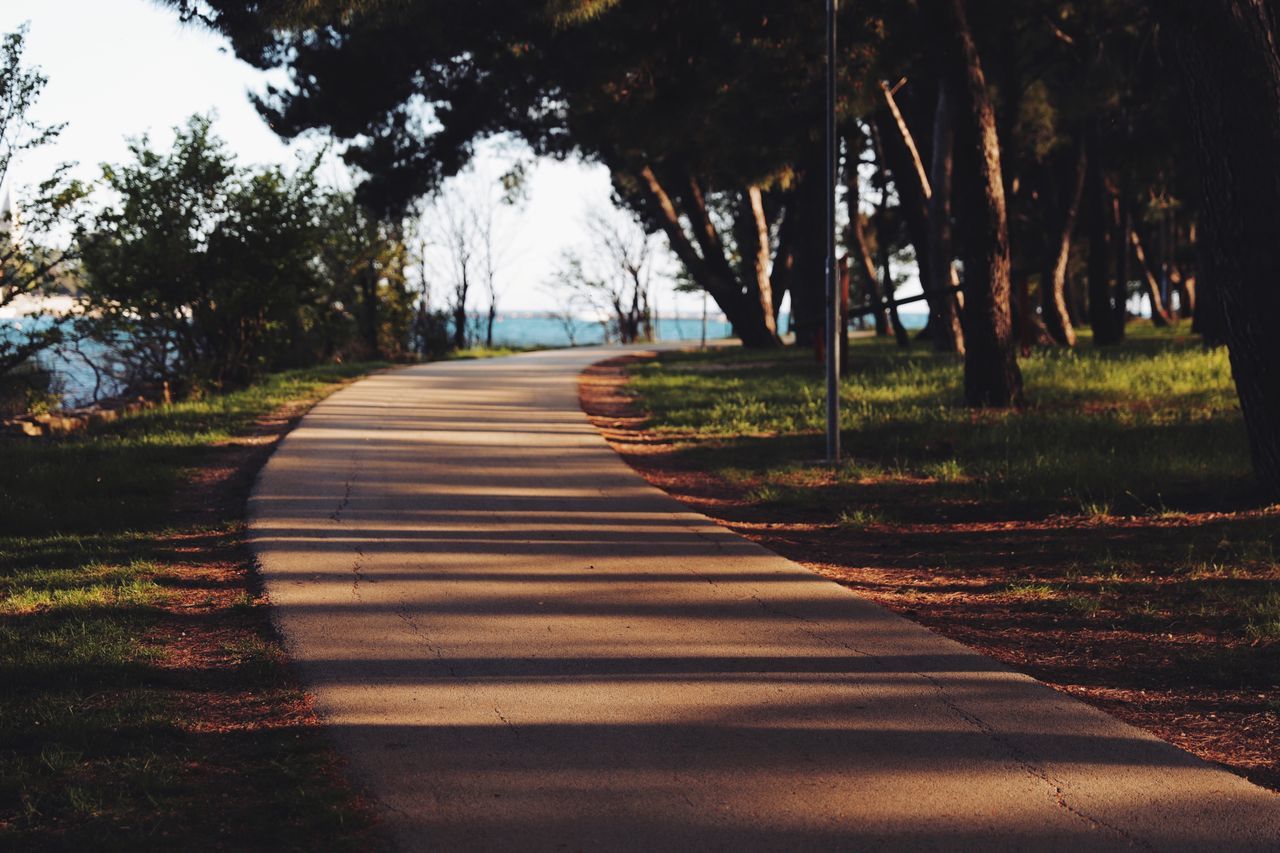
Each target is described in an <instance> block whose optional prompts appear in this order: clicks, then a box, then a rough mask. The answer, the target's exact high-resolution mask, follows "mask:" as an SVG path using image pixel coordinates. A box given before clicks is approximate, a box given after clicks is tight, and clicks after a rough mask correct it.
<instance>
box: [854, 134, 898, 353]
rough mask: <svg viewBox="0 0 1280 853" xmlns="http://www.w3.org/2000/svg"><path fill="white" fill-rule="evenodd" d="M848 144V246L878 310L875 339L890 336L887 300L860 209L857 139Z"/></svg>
mask: <svg viewBox="0 0 1280 853" xmlns="http://www.w3.org/2000/svg"><path fill="white" fill-rule="evenodd" d="M859 139H861V137H859ZM847 142H848V148H849V162H850V164H851V165H850V168H848V169H846V170H845V181H846V187H847V189H848V192H847V194H846V195H845V204H846V205H847V206H848V208H849V238H850V239H849V243H850V246H851V247H852V249H853V250H854V251H856V252H857V256H858V257H857V261H859V262H860V263H859V264H858V266H859V269H860V270H861V272H862V286H863V294H862V295H863V299H864V300H865V301H866V302H867V303H869V304H871V305H875V306H877V307H876V309H875V311H874V312H872V318H873V322H874V323H875V328H876V336H877V337H884V336H886V335H888V334H889V312H888V311H886V310H885V309H884V307H883V303H884V299H883V297H882V296H881V295H880V285H879V283H878V281H877V279H878V276H877V273H876V262H875V260H874V259H873V258H872V257H871V247H870V246H868V245H867V233H866V227H865V225H864V224H863V222H862V211H861V210H860V209H859V208H860V199H861V198H862V181H861V179H860V178H859V176H858V169H857V163H858V161H859V158H858V156H857V154H856V153H855V152H854V144H853V143H854V137H852V136H850V137H849V138H848V140H847Z"/></svg>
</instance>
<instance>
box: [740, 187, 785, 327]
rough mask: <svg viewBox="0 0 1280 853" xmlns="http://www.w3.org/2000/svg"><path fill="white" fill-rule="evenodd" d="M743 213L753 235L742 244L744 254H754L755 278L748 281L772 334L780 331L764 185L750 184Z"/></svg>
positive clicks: (748, 232) (747, 232) (749, 233)
mask: <svg viewBox="0 0 1280 853" xmlns="http://www.w3.org/2000/svg"><path fill="white" fill-rule="evenodd" d="M745 195H746V199H745V202H744V205H743V211H742V214H741V215H742V216H743V217H746V218H747V221H748V226H747V227H746V228H744V229H743V233H745V234H746V235H748V236H749V237H750V242H749V243H748V245H746V246H743V247H742V252H743V254H744V255H745V254H749V255H750V257H751V272H752V274H753V275H752V279H751V280H750V282H749V283H748V284H749V286H748V288H747V289H748V292H749V294H750V295H752V296H754V297H755V298H756V299H757V300H759V302H760V313H761V314H763V315H764V326H765V328H766V329H768V330H769V332H770V333H771V334H774V335H776V334H777V333H778V321H777V318H776V317H775V315H774V309H773V284H772V282H771V281H770V280H769V266H770V257H769V220H768V219H766V218H765V214H764V196H763V195H762V194H761V193H760V187H758V186H755V185H752V186H750V187H747V191H746V193H745Z"/></svg>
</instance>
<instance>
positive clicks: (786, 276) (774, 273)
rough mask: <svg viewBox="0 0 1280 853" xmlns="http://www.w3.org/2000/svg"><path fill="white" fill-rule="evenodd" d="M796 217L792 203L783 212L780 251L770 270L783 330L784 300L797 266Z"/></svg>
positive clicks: (778, 321)
mask: <svg viewBox="0 0 1280 853" xmlns="http://www.w3.org/2000/svg"><path fill="white" fill-rule="evenodd" d="M795 232H796V229H795V218H794V217H793V216H792V215H791V203H790V202H788V203H787V206H786V207H785V208H784V209H783V212H782V225H781V226H779V228H778V251H777V254H775V255H774V257H773V266H772V267H771V268H770V270H769V285H770V288H771V290H772V296H773V317H774V323H775V325H776V326H777V327H778V333H779V334H781V332H782V328H781V326H782V300H783V298H785V297H786V295H787V291H788V290H790V289H791V270H792V267H794V266H795V252H793V251H792V246H794V245H795Z"/></svg>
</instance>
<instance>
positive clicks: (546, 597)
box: [251, 349, 1280, 851]
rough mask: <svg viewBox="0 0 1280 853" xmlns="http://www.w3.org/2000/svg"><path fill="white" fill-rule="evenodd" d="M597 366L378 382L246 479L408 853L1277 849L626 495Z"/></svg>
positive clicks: (772, 567) (1103, 734) (1020, 704)
mask: <svg viewBox="0 0 1280 853" xmlns="http://www.w3.org/2000/svg"><path fill="white" fill-rule="evenodd" d="M611 352H613V351H609V350H602V349H594V350H570V351H554V352H541V353H534V354H528V355H521V356H516V357H512V358H504V359H495V360H489V361H474V362H448V363H437V364H429V365H422V366H417V367H412V368H408V369H403V370H396V371H392V372H387V373H382V374H378V375H376V376H373V377H371V378H368V379H365V380H363V381H361V382H359V383H357V384H355V385H353V386H351V387H350V388H347V389H345V390H343V391H341V392H339V393H337V394H335V395H333V396H332V397H330V398H329V399H327V400H326V401H324V402H323V403H321V404H320V405H319V406H317V407H316V408H315V409H314V410H313V411H312V412H311V414H309V415H308V416H307V417H306V418H305V419H304V420H303V421H302V423H301V424H300V425H299V426H298V427H297V428H296V429H295V430H294V431H293V432H292V433H291V434H290V435H289V436H288V438H287V439H286V440H285V441H284V443H283V444H282V445H281V447H280V448H279V450H277V452H276V453H275V455H274V456H273V457H272V459H271V461H270V463H269V464H268V465H267V467H266V468H265V470H264V471H263V473H262V475H261V477H260V479H259V481H258V484H257V487H256V490H255V493H254V495H253V498H252V508H251V509H252V521H251V527H252V538H253V542H254V546H255V548H256V550H257V554H258V556H259V559H260V560H261V565H262V570H263V574H264V576H265V578H266V582H267V587H268V591H269V594H270V596H271V599H272V601H273V603H274V606H275V608H276V613H277V614H278V618H279V621H280V625H281V627H282V629H283V631H284V634H285V636H286V639H287V641H288V643H289V646H290V649H291V652H292V654H293V656H294V658H295V659H296V660H297V662H298V664H299V666H300V667H301V670H302V674H303V677H304V679H305V680H306V681H307V683H308V684H309V686H310V688H311V689H312V690H313V691H314V693H315V695H316V697H317V700H318V705H319V708H320V711H321V714H322V715H323V717H324V719H325V720H326V721H327V722H328V724H329V726H330V727H331V730H332V732H333V735H334V737H335V738H336V740H337V743H338V745H339V747H340V749H341V750H342V752H343V753H344V754H345V756H346V757H347V759H348V761H349V763H350V767H351V771H352V773H353V774H354V776H355V777H356V780H357V782H358V783H359V784H360V785H361V786H362V787H363V788H364V790H366V791H367V792H368V793H369V795H370V797H371V798H372V800H373V801H374V802H375V803H376V804H377V807H378V808H379V810H380V812H381V813H382V815H383V816H384V819H385V822H386V825H387V827H388V829H389V832H390V834H391V836H392V837H393V838H394V839H395V841H396V842H397V844H398V845H399V846H400V847H401V848H402V849H405V850H520V851H525V850H726V851H753V850H804V849H811V850H838V849H844V850H939V851H942V850H948V851H949V850H1035V851H1049V850H1063V851H1068V850H1070V851H1075V850H1081V849H1086V848H1087V849H1089V850H1090V851H1104V850H1131V849H1138V850H1204V851H1218V850H1257V851H1262V850H1272V851H1274V850H1278V849H1280V797H1277V796H1276V795H1274V794H1272V793H1270V792H1267V791H1264V790H1262V789H1260V788H1257V787H1255V786H1253V785H1250V784H1248V783H1247V782H1245V781H1243V780H1241V779H1239V778H1238V777H1236V776H1233V775H1231V774H1229V773H1226V772H1224V771H1222V770H1220V769H1217V768H1215V767H1213V766H1210V765H1208V764H1205V763H1203V762H1201V761H1199V760H1197V759H1195V758H1193V757H1191V756H1189V755H1187V754H1186V753H1183V752H1180V751H1179V750H1177V749H1175V748H1173V747H1171V746H1169V745H1167V744H1165V743H1163V742H1160V741H1158V740H1156V739H1154V738H1153V737H1151V736H1149V735H1147V734H1144V733H1142V732H1140V731H1138V730H1136V729H1133V728H1130V727H1128V726H1125V725H1123V724H1121V723H1120V722H1118V721H1116V720H1114V719H1112V718H1111V717H1108V716H1106V715H1104V714H1102V713H1101V712H1099V711H1096V710H1093V709H1091V708H1089V707H1087V706H1085V705H1083V704H1080V703H1078V702H1076V701H1074V700H1072V699H1070V698H1068V697H1066V696H1063V695H1061V694H1059V693H1056V692H1054V691H1052V690H1050V689H1048V688H1046V687H1044V686H1042V685H1040V684H1039V683H1037V682H1035V681H1033V680H1031V679H1030V678H1027V677H1025V676H1021V675H1017V674H1014V673H1012V672H1010V671H1008V670H1007V669H1005V668H1003V667H1002V666H1000V665H999V664H996V663H994V662H992V661H991V660H988V659H987V658H984V657H981V656H979V655H977V654H975V653H973V652H971V651H969V650H968V649H966V648H964V647H963V646H960V645H958V644H956V643H953V642H951V641H949V640H946V639H943V638H941V637H939V636H937V635H935V634H933V633H930V632H929V631H927V630H925V629H924V628H921V627H919V626H917V625H915V624H913V623H911V622H908V621H906V620H904V619H902V618H900V617H897V616H894V615H891V614H889V613H888V612H886V611H884V610H881V609H879V608H878V607H876V606H874V605H872V604H870V603H867V602H866V601H864V600H862V599H860V598H858V597H856V596H854V595H853V594H852V593H850V592H848V591H846V590H845V589H843V588H841V587H839V586H837V585H836V584H834V583H830V582H828V581H825V580H821V579H819V578H818V577H816V576H814V575H813V574H811V573H809V572H808V571H806V570H804V569H803V568H801V567H799V566H797V565H796V564H794V563H791V562H788V561H787V560H784V559H783V558H781V557H779V556H777V555H775V554H773V553H771V552H769V551H766V550H764V549H763V548H761V547H759V546H757V545H755V544H752V543H750V542H748V541H746V540H744V539H742V538H740V537H738V536H736V535H735V534H733V533H731V532H729V531H727V530H725V529H723V528H721V527H718V526H717V525H716V524H714V523H712V522H711V521H709V520H708V519H706V518H705V517H703V516H700V515H697V514H695V513H691V512H688V511H687V510H685V509H684V508H683V507H682V506H681V505H680V504H678V503H676V502H675V501H674V500H672V499H671V498H669V497H667V496H666V495H665V494H663V493H662V492H660V491H658V490H657V489H655V488H653V487H651V486H649V485H647V484H646V483H645V482H644V481H643V480H642V479H641V478H640V477H639V476H638V475H636V474H635V473H633V472H632V471H631V469H630V468H628V467H627V466H626V465H625V464H624V463H623V462H622V461H621V460H620V459H619V458H618V457H617V456H616V455H615V454H614V453H613V451H612V450H610V448H609V447H608V445H607V444H605V442H604V441H603V440H602V439H601V438H600V437H599V436H598V435H597V434H596V432H595V431H594V430H593V428H592V427H591V425H590V424H589V423H588V421H587V419H586V417H585V416H584V415H583V414H582V412H581V411H580V410H579V408H578V401H577V384H576V378H577V374H578V372H579V371H580V370H581V369H582V368H583V367H584V366H586V365H587V364H589V363H590V362H592V361H595V360H598V359H600V358H603V357H605V356H606V355H607V354H610V353H611Z"/></svg>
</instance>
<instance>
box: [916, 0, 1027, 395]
mask: <svg viewBox="0 0 1280 853" xmlns="http://www.w3.org/2000/svg"><path fill="white" fill-rule="evenodd" d="M930 6H931V7H932V10H933V12H934V15H933V17H934V19H935V21H936V24H937V33H938V37H939V38H940V41H941V48H942V50H941V51H940V53H941V54H942V57H943V61H944V67H945V68H946V69H947V72H946V75H945V76H947V77H948V85H950V86H951V91H952V93H954V95H955V97H956V131H957V137H958V138H959V140H961V144H958V145H957V146H956V153H957V156H958V157H959V158H960V163H959V169H958V172H959V174H961V175H963V176H964V177H965V178H966V179H967V180H969V181H972V183H973V185H972V186H971V187H970V193H969V194H968V196H969V198H971V199H972V203H973V209H972V211H971V212H970V216H969V217H967V220H966V227H965V236H966V239H965V241H964V244H965V265H964V268H965V276H964V278H965V280H964V338H965V359H964V391H965V400H966V402H968V404H969V405H971V406H1010V405H1016V404H1020V403H1021V401H1022V372H1021V371H1020V370H1019V369H1018V354H1017V351H1016V345H1015V342H1014V339H1013V319H1012V317H1011V312H1010V308H1009V272H1010V269H1009V267H1010V260H1009V220H1008V214H1007V211H1006V210H1005V200H1004V177H1003V174H1002V171H1001V167H1000V142H999V139H998V138H997V134H996V119H995V112H994V111H993V109H992V106H991V96H990V93H989V91H988V89H987V81H986V76H985V75H984V73H983V70H982V60H981V58H980V57H979V55H978V47H977V45H976V44H975V42H974V40H973V35H972V33H971V32H970V31H969V23H968V20H967V18H966V16H965V8H964V2H963V0H930Z"/></svg>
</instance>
